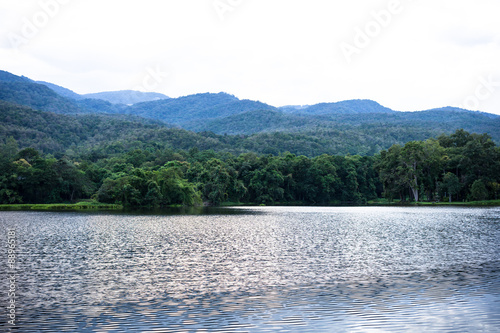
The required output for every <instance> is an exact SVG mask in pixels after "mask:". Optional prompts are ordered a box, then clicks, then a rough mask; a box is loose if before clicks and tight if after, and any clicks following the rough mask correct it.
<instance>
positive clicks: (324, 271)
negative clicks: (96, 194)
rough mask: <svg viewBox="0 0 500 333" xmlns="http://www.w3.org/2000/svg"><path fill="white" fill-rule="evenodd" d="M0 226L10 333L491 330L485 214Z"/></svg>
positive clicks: (493, 226) (490, 246)
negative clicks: (11, 292)
mask: <svg viewBox="0 0 500 333" xmlns="http://www.w3.org/2000/svg"><path fill="white" fill-rule="evenodd" d="M198 213H200V212H198ZM0 226H2V229H1V230H5V229H6V228H7V227H9V228H15V230H16V235H17V241H18V246H17V251H18V263H17V268H18V269H17V273H18V274H17V277H18V278H17V284H18V285H17V288H18V295H19V298H18V300H17V301H18V304H19V305H20V308H19V309H18V313H17V316H18V320H19V321H18V327H16V329H17V331H20V332H21V331H53V332H61V331H83V332H86V331H88V332H94V331H99V332H121V331H149V332H181V331H182V332H185V331H204V330H205V331H210V332H214V331H217V332H244V331H249V332H263V331H264V332H265V331H272V332H276V331H284V332H290V331H292V332H343V331H349V332H353V331H370V330H373V331H460V332H463V331H487V332H490V331H491V332H494V331H500V271H499V268H500V254H499V248H500V247H499V245H500V209H499V208H488V209H483V208H423V207H416V208H399V207H388V208H378V207H377V208H375V207H363V208H352V207H341V208H322V207H258V208H230V209H217V210H208V211H207V210H204V211H202V212H201V214H197V213H196V212H192V211H190V212H183V213H182V214H169V215H165V214H161V213H148V214H146V213H141V212H138V213H135V214H116V213H48V212H1V213H0ZM0 241H1V242H2V245H3V244H6V243H5V241H6V232H5V231H4V232H3V234H2V235H0ZM2 248H5V247H4V246H2ZM0 260H1V263H0V267H2V271H1V272H2V273H1V274H2V275H1V281H2V282H1V283H2V284H0V287H1V288H2V290H6V288H7V286H6V282H5V281H6V280H7V278H6V273H5V272H6V269H3V268H4V267H6V262H7V259H6V251H3V253H1V254H0ZM0 296H1V299H0V302H2V307H3V308H5V307H4V306H3V305H4V304H7V296H6V293H4V292H2V293H0ZM2 327H3V328H9V325H8V324H7V323H6V317H5V315H3V317H2V318H0V328H2ZM13 331H16V330H13Z"/></svg>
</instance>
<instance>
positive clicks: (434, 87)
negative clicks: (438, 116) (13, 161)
mask: <svg viewBox="0 0 500 333" xmlns="http://www.w3.org/2000/svg"><path fill="white" fill-rule="evenodd" d="M499 14H500V1H499V0H476V1H472V0H413V1H412V0H399V1H398V0H380V1H379V0H356V1H352V0H351V1H348V0H339V1H336V0H307V1H306V0H141V1H138V0H134V1H132V0H99V1H98V0H37V1H31V0H0V36H2V39H1V41H0V64H1V65H0V68H1V69H3V70H7V71H9V72H12V73H14V74H17V75H24V76H27V77H29V78H32V79H34V80H43V81H49V82H52V83H55V84H58V85H61V86H64V87H66V88H69V89H71V90H73V91H75V92H77V93H91V92H99V91H110V90H125V89H135V90H142V91H156V92H161V93H164V94H166V95H168V96H171V97H179V96H185V95H189V94H194V93H202V92H220V91H224V92H228V93H231V94H233V95H235V96H236V97H238V98H241V99H252V100H259V101H262V102H265V103H268V104H271V105H274V106H282V105H305V104H315V103H319V102H336V101H341V100H347V99H358V98H362V99H373V100H375V101H377V102H379V103H381V104H382V105H384V106H387V107H390V108H392V109H395V110H401V111H403V110H405V111H406V110H408V111H413V110H423V109H429V108H433V107H441V106H448V105H450V106H459V107H460V106H462V107H466V108H468V109H474V110H481V111H486V112H491V113H497V114H500V19H499Z"/></svg>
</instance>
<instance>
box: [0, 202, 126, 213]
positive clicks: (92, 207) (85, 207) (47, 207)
mask: <svg viewBox="0 0 500 333" xmlns="http://www.w3.org/2000/svg"><path fill="white" fill-rule="evenodd" d="M121 209H123V206H121V205H110V204H101V203H96V202H78V203H76V204H13V205H0V211H15V210H20V211H27V210H34V211H40V210H41V211H51V210H54V211H62V210H66V211H98V210H121Z"/></svg>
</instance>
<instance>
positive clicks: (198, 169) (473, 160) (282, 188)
mask: <svg viewBox="0 0 500 333" xmlns="http://www.w3.org/2000/svg"><path fill="white" fill-rule="evenodd" d="M117 147H120V142H113V143H110V144H108V145H107V146H106V147H104V148H103V147H100V148H99V149H98V150H93V151H88V152H86V153H82V154H80V155H78V156H74V155H72V156H71V157H68V156H58V157H57V158H56V157H54V156H53V155H50V154H49V155H42V154H41V153H40V152H39V151H37V150H36V149H33V148H23V149H19V148H18V143H17V142H16V140H14V139H13V138H9V139H7V140H6V141H5V142H3V143H2V144H1V145H0V204H4V205H5V204H11V205H12V204H16V205H20V204H29V205H36V204H57V203H67V204H73V203H75V202H78V201H80V200H82V199H91V200H94V201H95V202H96V203H99V204H101V205H110V206H109V207H115V208H116V207H122V206H123V207H167V206H171V205H183V206H195V205H203V204H205V205H207V204H208V205H215V206H217V205H221V204H224V203H225V202H233V203H234V204H254V205H259V204H265V205H274V204H296V205H333V204H367V203H369V202H371V201H373V200H377V199H380V198H385V199H386V200H387V202H389V203H390V202H399V203H402V204H404V203H408V202H430V203H432V202H442V201H457V202H471V201H483V200H495V199H498V194H499V192H500V184H499V183H500V149H499V147H496V146H495V144H494V142H493V141H492V140H491V138H490V137H489V136H488V135H487V134H482V135H478V134H470V133H468V132H466V131H463V130H459V131H457V132H455V133H454V134H452V135H448V136H447V135H442V136H440V137H438V138H437V139H429V140H426V141H412V142H409V143H407V144H405V145H404V146H401V145H394V146H392V147H391V148H390V149H388V150H385V151H382V152H381V153H380V154H376V155H374V156H357V155H347V156H336V155H328V154H323V155H319V156H316V157H306V156H297V155H295V154H292V153H288V152H284V153H280V154H276V155H270V154H268V155H263V154H257V153H243V154H240V155H233V154H230V153H225V152H215V151H213V150H199V149H197V148H191V149H189V150H174V149H169V148H165V147H158V148H156V149H155V148H154V147H148V148H147V149H129V150H127V151H123V150H121V149H116V148H117ZM104 152H105V153H104ZM79 205H80V206H81V207H84V206H85V204H82V203H80V204H79ZM87 206H88V207H92V204H90V203H89V204H87ZM30 207H33V206H30ZM35 207H36V206H35ZM47 207H49V206H47ZM52 207H65V206H64V205H62V206H52ZM93 207H97V206H96V205H94V206H93ZM103 207H108V206H103Z"/></svg>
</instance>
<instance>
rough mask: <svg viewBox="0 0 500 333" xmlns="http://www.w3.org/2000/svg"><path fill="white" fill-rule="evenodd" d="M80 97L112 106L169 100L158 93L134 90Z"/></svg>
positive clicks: (105, 92)
mask: <svg viewBox="0 0 500 333" xmlns="http://www.w3.org/2000/svg"><path fill="white" fill-rule="evenodd" d="M81 96H82V97H84V98H90V99H101V100H104V101H107V102H110V103H113V104H125V105H133V104H137V103H142V102H150V101H157V100H162V99H169V98H170V97H168V96H166V95H164V94H160V93H155V92H142V91H136V90H119V91H104V92H98V93H92V94H84V95H81Z"/></svg>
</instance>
